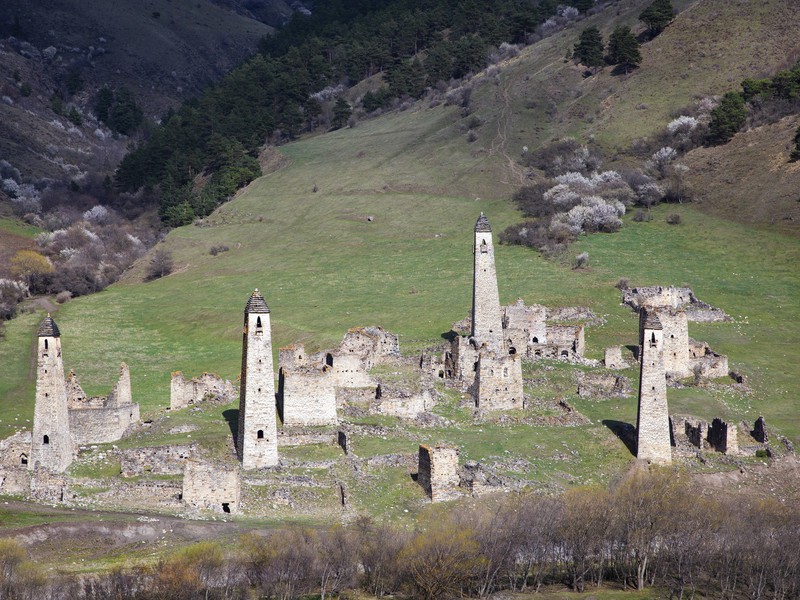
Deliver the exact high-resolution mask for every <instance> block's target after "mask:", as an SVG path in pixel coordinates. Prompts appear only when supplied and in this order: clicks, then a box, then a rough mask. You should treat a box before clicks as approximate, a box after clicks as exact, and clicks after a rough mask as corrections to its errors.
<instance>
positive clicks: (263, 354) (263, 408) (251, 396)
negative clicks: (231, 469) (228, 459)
mask: <svg viewBox="0 0 800 600" xmlns="http://www.w3.org/2000/svg"><path fill="white" fill-rule="evenodd" d="M237 437H238V440H237V444H236V451H237V453H238V455H239V460H241V461H242V467H243V468H245V469H260V468H262V467H272V466H275V465H277V464H278V439H277V437H278V428H277V422H276V416H275V373H274V369H273V364H272V340H271V334H270V323H269V307H268V306H267V303H266V302H265V301H264V297H263V296H262V295H261V293H260V292H259V291H258V290H255V291H254V292H253V293H252V295H251V296H250V299H249V300H248V301H247V305H246V306H245V309H244V331H243V333H242V380H241V391H240V396H239V431H238V436H237Z"/></svg>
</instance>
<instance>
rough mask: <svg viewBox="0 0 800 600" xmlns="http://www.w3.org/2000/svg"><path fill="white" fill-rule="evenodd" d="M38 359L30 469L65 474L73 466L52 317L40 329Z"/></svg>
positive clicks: (56, 332)
mask: <svg viewBox="0 0 800 600" xmlns="http://www.w3.org/2000/svg"><path fill="white" fill-rule="evenodd" d="M38 337H39V346H38V349H37V355H36V405H35V407H34V411H33V437H32V439H31V458H30V460H29V461H28V468H29V469H40V468H41V469H45V470H47V471H52V472H54V473H63V472H64V471H66V470H67V467H69V465H70V464H71V463H72V454H73V443H72V437H71V436H70V432H69V411H68V408H67V389H66V384H65V380H64V361H63V359H62V358H61V333H60V332H59V330H58V325H56V322H55V321H54V320H53V319H52V317H51V316H50V315H47V317H46V318H45V319H44V321H42V323H41V325H39V332H38Z"/></svg>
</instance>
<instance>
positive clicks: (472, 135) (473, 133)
mask: <svg viewBox="0 0 800 600" xmlns="http://www.w3.org/2000/svg"><path fill="white" fill-rule="evenodd" d="M477 139H478V132H476V131H475V130H474V129H470V130H469V131H468V132H467V141H468V142H469V143H470V144H471V143H472V142H474V141H475V140H477Z"/></svg>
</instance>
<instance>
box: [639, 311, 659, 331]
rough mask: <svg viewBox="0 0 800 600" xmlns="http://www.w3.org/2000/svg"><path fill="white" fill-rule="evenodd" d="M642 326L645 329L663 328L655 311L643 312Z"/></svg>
mask: <svg viewBox="0 0 800 600" xmlns="http://www.w3.org/2000/svg"><path fill="white" fill-rule="evenodd" d="M643 327H644V328H645V329H663V327H662V326H661V319H659V318H658V315H657V314H656V313H655V311H647V312H646V313H645V316H644V325H643Z"/></svg>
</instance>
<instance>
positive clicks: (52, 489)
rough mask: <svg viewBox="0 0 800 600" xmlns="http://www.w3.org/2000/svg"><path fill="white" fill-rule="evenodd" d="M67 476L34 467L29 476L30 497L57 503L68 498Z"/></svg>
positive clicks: (38, 500)
mask: <svg viewBox="0 0 800 600" xmlns="http://www.w3.org/2000/svg"><path fill="white" fill-rule="evenodd" d="M67 483H68V482H67V477H66V476H65V475H63V474H61V473H54V472H52V471H48V470H47V469H34V471H33V474H32V476H31V487H30V499H31V500H36V501H37V502H47V503H50V504H58V503H61V502H64V501H66V500H68V499H69V491H68V486H67Z"/></svg>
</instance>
